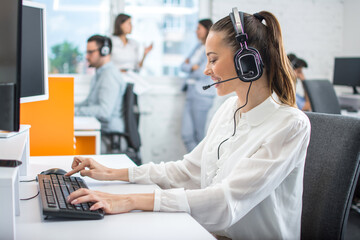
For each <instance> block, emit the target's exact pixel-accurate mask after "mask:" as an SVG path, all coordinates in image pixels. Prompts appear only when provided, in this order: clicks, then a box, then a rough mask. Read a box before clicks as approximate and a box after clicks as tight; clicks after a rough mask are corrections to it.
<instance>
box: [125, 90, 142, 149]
mask: <svg viewBox="0 0 360 240" xmlns="http://www.w3.org/2000/svg"><path fill="white" fill-rule="evenodd" d="M123 110H124V120H125V132H126V133H127V134H128V144H129V146H130V147H131V148H133V149H135V150H139V149H140V146H141V141H140V134H139V130H138V121H139V117H138V116H139V108H138V105H137V96H136V94H135V93H134V84H132V83H128V84H127V86H126V90H125V94H124V101H123Z"/></svg>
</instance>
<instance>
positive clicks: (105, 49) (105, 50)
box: [100, 45, 110, 56]
mask: <svg viewBox="0 0 360 240" xmlns="http://www.w3.org/2000/svg"><path fill="white" fill-rule="evenodd" d="M109 53H110V48H109V46H106V45H105V46H103V47H102V48H101V50H100V54H101V56H106V55H109Z"/></svg>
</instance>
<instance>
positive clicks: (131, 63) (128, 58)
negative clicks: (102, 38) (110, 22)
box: [111, 13, 152, 72]
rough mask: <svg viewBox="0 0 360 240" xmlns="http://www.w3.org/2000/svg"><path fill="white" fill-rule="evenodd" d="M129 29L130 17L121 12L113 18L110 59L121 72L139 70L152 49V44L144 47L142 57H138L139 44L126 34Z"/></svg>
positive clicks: (130, 28)
mask: <svg viewBox="0 0 360 240" xmlns="http://www.w3.org/2000/svg"><path fill="white" fill-rule="evenodd" d="M131 31H132V25H131V17H130V16H129V15H126V14H123V13H121V14H119V15H118V16H117V17H116V19H115V24H114V33H113V36H112V38H111V40H112V43H113V50H112V61H113V62H114V64H115V66H117V67H118V68H119V70H120V71H122V72H126V71H128V70H132V71H139V70H140V68H141V67H142V66H143V63H144V60H145V57H146V55H147V54H148V53H149V52H150V51H151V49H152V45H150V46H148V47H146V48H145V50H144V55H143V57H142V58H141V59H139V44H138V43H137V42H136V41H135V40H133V39H130V38H127V36H126V35H128V34H130V33H131Z"/></svg>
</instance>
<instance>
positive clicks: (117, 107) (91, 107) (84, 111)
mask: <svg viewBox="0 0 360 240" xmlns="http://www.w3.org/2000/svg"><path fill="white" fill-rule="evenodd" d="M111 48H112V43H111V39H110V38H108V37H106V36H101V35H93V36H91V37H90V38H89V39H88V40H87V48H86V60H87V61H88V63H89V67H94V68H96V74H95V76H94V77H93V79H92V80H91V85H90V91H89V94H88V96H87V97H86V99H85V100H84V101H83V102H81V103H79V104H75V115H76V116H93V117H96V118H97V119H98V120H99V121H100V122H101V130H102V131H105V132H106V131H112V132H114V131H115V132H123V131H124V120H123V116H122V112H123V111H122V109H121V108H122V99H123V95H124V92H125V88H126V82H125V81H124V80H123V78H122V75H121V73H120V71H119V70H118V69H117V68H116V67H115V66H114V64H113V63H112V61H111V55H110V54H111ZM107 142H108V141H107V139H106V137H105V136H103V137H102V146H103V147H102V149H103V150H102V152H106V151H104V150H105V149H106V147H105V146H107V145H108V144H106V143H107Z"/></svg>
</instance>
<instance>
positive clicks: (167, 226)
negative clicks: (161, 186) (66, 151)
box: [16, 155, 214, 239]
mask: <svg viewBox="0 0 360 240" xmlns="http://www.w3.org/2000/svg"><path fill="white" fill-rule="evenodd" d="M92 157H94V158H95V159H96V160H97V161H98V162H100V163H102V164H104V165H106V166H109V167H113V168H123V167H131V166H135V164H134V163H133V162H132V161H131V160H130V159H129V158H128V157H126V156H125V155H98V156H92ZM72 158H73V157H72V156H61V157H32V158H30V165H29V169H28V176H26V177H22V178H21V179H23V180H24V179H27V180H29V179H33V178H35V176H36V174H37V173H39V172H41V171H43V170H46V169H49V168H53V167H59V168H63V169H64V170H70V166H71V162H72ZM84 179H85V181H86V183H87V184H88V186H89V188H90V189H93V190H100V191H104V192H109V193H117V194H122V193H147V192H149V193H150V192H153V191H154V189H156V188H158V186H156V185H141V184H130V183H125V182H120V181H114V182H103V181H96V180H93V179H90V178H84ZM36 193H37V183H36V182H29V183H25V182H22V183H20V198H27V197H30V196H34V195H35V194H36ZM43 218H44V217H43V215H42V213H41V209H40V199H39V197H36V198H34V199H31V200H27V201H20V216H18V217H16V238H17V239H29V238H31V239H64V238H66V239H76V238H79V239H80V238H81V239H214V237H213V236H212V235H211V234H210V233H209V232H207V231H206V230H205V229H204V228H203V227H202V226H201V225H200V224H199V223H197V222H196V221H195V220H194V219H193V218H192V217H191V216H190V215H189V214H187V213H163V212H142V211H134V212H131V213H124V214H117V215H106V216H105V218H104V219H102V220H65V221H64V220H61V221H60V220H56V219H53V220H44V219H43Z"/></svg>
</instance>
